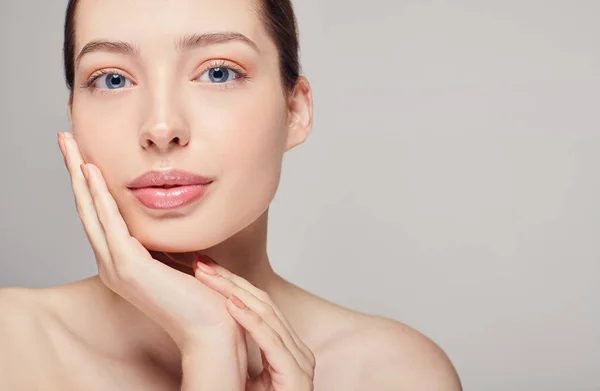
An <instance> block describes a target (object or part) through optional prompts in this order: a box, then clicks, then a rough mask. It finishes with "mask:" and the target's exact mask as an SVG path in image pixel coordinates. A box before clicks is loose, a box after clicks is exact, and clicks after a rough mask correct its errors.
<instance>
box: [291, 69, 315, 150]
mask: <svg viewBox="0 0 600 391" xmlns="http://www.w3.org/2000/svg"><path fill="white" fill-rule="evenodd" d="M312 121H313V101H312V90H311V88H310V83H309V82H308V80H307V79H306V78H305V77H304V76H299V77H298V81H297V83H296V86H295V88H294V91H293V92H292V94H291V96H290V97H289V100H288V137H287V143H286V147H285V151H286V152H287V151H289V150H290V149H292V148H294V147H295V146H297V145H299V144H302V143H303V142H304V141H305V140H306V139H307V138H308V135H309V134H310V132H311V130H312Z"/></svg>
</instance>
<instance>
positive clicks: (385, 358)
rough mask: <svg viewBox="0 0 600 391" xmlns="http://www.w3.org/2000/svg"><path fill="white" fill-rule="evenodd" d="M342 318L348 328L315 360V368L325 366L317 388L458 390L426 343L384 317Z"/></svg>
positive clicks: (440, 354)
mask: <svg viewBox="0 0 600 391" xmlns="http://www.w3.org/2000/svg"><path fill="white" fill-rule="evenodd" d="M348 314H349V316H348V318H349V320H351V321H350V322H349V323H350V324H352V326H351V327H348V328H346V330H345V331H344V332H343V333H340V334H339V335H338V336H336V337H335V338H333V339H331V340H330V342H329V343H328V346H327V347H324V348H325V349H324V350H323V351H322V353H321V355H320V356H321V357H320V358H321V361H322V362H321V363H319V362H318V363H317V365H319V364H323V365H325V366H327V367H328V370H327V377H326V378H322V379H315V380H320V381H319V382H320V383H321V386H322V387H320V388H323V389H328V388H327V387H334V388H330V389H338V387H339V386H340V382H341V381H342V382H343V381H344V379H347V380H348V384H346V385H345V387H346V388H344V389H347V390H356V391H359V390H379V391H388V390H389V391H392V390H393V391H398V390H411V391H460V390H462V387H461V384H460V380H459V377H458V374H457V373H456V370H455V369H454V366H453V365H452V363H451V362H450V360H449V358H448V356H447V355H446V353H445V352H444V351H443V350H442V349H441V348H440V347H439V346H438V345H437V344H436V343H434V342H433V341H432V340H430V339H429V338H427V337H426V336H424V335H423V334H421V333H420V332H418V331H417V330H415V329H413V328H412V327H410V326H407V325H406V324H403V323H401V322H398V321H395V320H392V319H389V318H385V317H381V316H375V315H367V314H361V313H357V312H354V311H349V312H348ZM335 362H337V365H336V364H335ZM339 363H344V364H343V365H339ZM334 367H337V368H339V369H337V370H336V369H333V368H334ZM324 373H325V372H324ZM350 379H351V384H350ZM330 382H331V383H330ZM328 383H329V384H328Z"/></svg>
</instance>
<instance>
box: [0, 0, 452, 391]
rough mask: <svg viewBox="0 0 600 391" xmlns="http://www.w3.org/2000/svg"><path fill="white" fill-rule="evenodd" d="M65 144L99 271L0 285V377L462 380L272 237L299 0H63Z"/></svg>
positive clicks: (62, 384)
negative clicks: (345, 303)
mask: <svg viewBox="0 0 600 391" xmlns="http://www.w3.org/2000/svg"><path fill="white" fill-rule="evenodd" d="M64 56H65V59H64V60H65V74H66V80H67V84H68V87H69V89H70V91H71V93H70V97H69V101H68V117H69V122H70V126H71V128H70V131H69V132H60V133H59V141H58V142H59V147H60V150H61V152H62V153H63V156H64V158H65V164H66V166H67V169H68V172H69V174H70V177H71V184H72V188H73V192H74V196H75V202H76V206H77V211H78V213H79V216H80V218H81V221H82V223H83V226H84V228H85V232H86V234H87V236H88V239H89V241H90V244H91V246H92V248H93V250H94V254H95V258H96V262H97V265H98V275H97V276H94V277H91V278H88V279H85V280H82V281H78V282H75V283H71V284H67V285H64V286H59V287H53V288H47V289H41V290H27V289H22V288H21V289H18V288H10V289H4V290H3V291H2V292H1V294H0V301H1V305H2V309H3V311H2V322H1V323H0V330H1V332H0V339H1V340H0V346H2V349H1V350H0V389H2V390H34V389H43V390H62V391H66V390H145V391H148V390H180V389H183V390H194V391H198V390H243V389H251V390H279V391H304V390H311V389H315V390H324V391H329V390H345V391H348V390H390V391H391V390H402V389H408V390H448V391H453V390H459V389H460V383H459V381H458V378H457V375H456V373H455V371H454V369H453V368H452V365H451V364H450V362H449V361H448V359H447V357H446V355H445V354H444V353H443V352H442V351H441V350H440V349H439V348H438V347H437V346H436V345H435V344H434V343H433V342H431V341H430V340H428V339H427V338H426V337H424V336H422V335H421V334H419V333H418V332H416V331H414V330H413V329H411V328H409V327H408V326H405V325H403V324H401V323H398V322H396V321H394V320H391V319H386V318H383V317H378V316H372V315H367V314H362V313H358V312H356V311H352V310H350V309H346V308H342V307H340V306H337V305H335V304H333V303H330V302H328V301H326V300H324V299H321V298H319V297H317V296H315V295H313V294H311V293H309V292H307V291H305V290H303V289H301V288H300V287H297V286H295V285H294V284H292V283H290V282H288V281H286V280H284V279H283V278H282V277H280V276H279V275H278V274H276V273H275V272H274V271H273V269H272V268H271V266H270V263H269V259H268V256H267V253H266V233H267V216H268V207H269V204H270V202H271V200H272V199H273V197H274V194H275V191H276V189H277V186H278V182H279V176H280V171H281V163H282V158H283V154H284V153H285V152H286V151H288V150H290V149H292V148H293V147H295V146H297V145H299V144H301V143H302V142H303V141H304V140H305V139H306V138H307V137H308V135H309V133H310V130H311V124H312V97H311V89H310V85H309V83H308V81H307V80H306V78H304V77H303V76H300V75H299V63H298V40H297V34H296V25H295V17H294V14H293V11H292V7H291V4H290V2H289V1H287V0H261V1H249V0H224V1H220V2H210V1H206V0H194V1H183V0H178V1H170V2H164V1H158V0H151V1H150V0H145V1H127V2H123V1H119V0H103V1H92V0H79V1H77V0H71V1H70V2H69V5H68V9H67V17H66V23H65V47H64Z"/></svg>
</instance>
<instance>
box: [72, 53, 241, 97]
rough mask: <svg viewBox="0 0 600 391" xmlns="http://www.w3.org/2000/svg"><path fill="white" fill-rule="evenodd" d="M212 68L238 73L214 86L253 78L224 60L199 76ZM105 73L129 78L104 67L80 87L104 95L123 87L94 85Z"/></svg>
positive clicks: (227, 86) (225, 85)
mask: <svg viewBox="0 0 600 391" xmlns="http://www.w3.org/2000/svg"><path fill="white" fill-rule="evenodd" d="M212 68H226V69H229V70H231V71H233V72H235V73H236V75H237V76H236V77H235V79H234V80H233V81H229V82H225V83H208V84H210V85H211V86H212V87H214V88H222V89H228V88H235V85H233V84H234V82H235V81H237V82H239V83H243V82H246V81H248V80H250V79H251V77H250V76H248V74H247V73H246V72H244V71H243V70H242V69H240V68H239V67H237V66H235V65H233V64H227V63H226V62H225V61H223V60H219V61H215V62H211V63H210V64H208V66H207V67H206V68H205V69H204V70H203V71H202V72H201V73H200V75H199V76H198V77H200V76H202V75H203V74H204V73H205V72H206V71H209V70H211V69H212ZM104 75H119V76H121V77H124V78H126V79H129V78H127V77H126V76H125V75H123V74H122V73H121V72H119V71H118V70H116V69H103V70H101V71H98V72H96V73H94V74H92V76H90V77H89V78H88V80H87V81H84V82H83V83H82V84H81V86H80V87H81V88H89V89H90V90H91V92H92V93H94V94H95V93H100V94H103V95H108V94H112V93H115V92H117V91H119V90H122V89H123V88H115V89H112V90H111V89H105V88H98V87H93V85H94V83H95V82H96V80H98V79H99V78H100V77H102V76H104ZM196 79H197V78H196Z"/></svg>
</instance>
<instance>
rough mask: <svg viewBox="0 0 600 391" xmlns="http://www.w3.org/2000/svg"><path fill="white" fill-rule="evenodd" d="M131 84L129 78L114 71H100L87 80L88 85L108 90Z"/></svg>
mask: <svg viewBox="0 0 600 391" xmlns="http://www.w3.org/2000/svg"><path fill="white" fill-rule="evenodd" d="M131 85H132V83H131V81H130V80H129V79H127V78H126V77H125V76H123V75H121V74H120V73H118V72H115V71H101V72H100V73H99V74H98V75H96V76H93V77H92V78H91V80H90V81H89V82H88V86H93V87H94V88H98V89H108V90H117V89H121V88H122V87H130V86H131Z"/></svg>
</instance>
